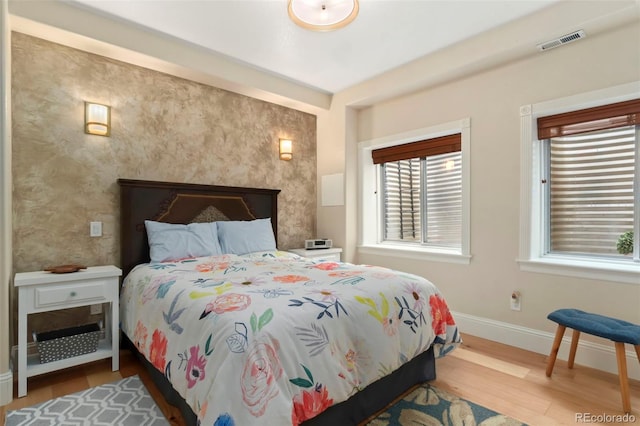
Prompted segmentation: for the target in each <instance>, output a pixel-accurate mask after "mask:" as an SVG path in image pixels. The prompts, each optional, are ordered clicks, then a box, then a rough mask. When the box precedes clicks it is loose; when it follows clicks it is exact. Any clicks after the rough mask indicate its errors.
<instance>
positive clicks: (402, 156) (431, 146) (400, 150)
mask: <svg viewBox="0 0 640 426" xmlns="http://www.w3.org/2000/svg"><path fill="white" fill-rule="evenodd" d="M461 149H462V136H461V134H460V133H456V134H454V135H448V136H442V137H439V138H433V139H426V140H422V141H417V142H410V143H405V144H402V145H395V146H390V147H387V148H379V149H374V150H373V151H372V152H371V157H372V158H373V164H382V163H388V162H391V161H400V160H408V159H410V158H422V157H429V156H432V155H439V154H447V153H449V152H457V151H460V150H461Z"/></svg>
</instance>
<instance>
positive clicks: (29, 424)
mask: <svg viewBox="0 0 640 426" xmlns="http://www.w3.org/2000/svg"><path fill="white" fill-rule="evenodd" d="M5 424H6V426H54V425H55V426H71V425H73V426H76V425H77V426H80V425H87V426H94V425H95V426H103V425H104V426H107V425H108V426H114V425H118V426H168V425H169V422H168V421H167V420H166V419H165V418H164V416H163V415H162V412H161V411H160V409H159V408H158V406H157V405H156V403H155V401H154V400H153V398H152V397H151V395H149V392H147V388H145V387H144V384H143V383H142V381H141V380H140V378H139V377H138V376H131V377H127V378H126V379H122V380H120V381H117V382H114V383H109V384H106V385H101V386H97V387H95V388H91V389H87V390H85V391H82V392H78V393H74V394H72V395H67V396H62V397H60V398H56V399H52V400H50V401H46V402H43V403H42V404H38V405H34V406H32V407H27V408H22V409H20V410H14V411H9V412H7V416H6V421H5Z"/></svg>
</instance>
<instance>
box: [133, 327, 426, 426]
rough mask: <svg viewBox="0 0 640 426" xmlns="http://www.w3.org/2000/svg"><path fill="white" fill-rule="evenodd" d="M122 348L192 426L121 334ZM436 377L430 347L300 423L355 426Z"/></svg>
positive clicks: (192, 421)
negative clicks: (417, 385)
mask: <svg viewBox="0 0 640 426" xmlns="http://www.w3.org/2000/svg"><path fill="white" fill-rule="evenodd" d="M122 344H123V347H128V348H129V349H130V350H132V351H133V352H134V353H135V354H136V356H137V358H138V359H139V360H140V361H141V362H142V364H143V365H144V366H145V368H146V370H147V371H148V372H149V374H150V376H151V379H152V380H153V382H154V384H155V385H156V387H157V388H158V390H159V391H160V392H161V393H162V395H163V396H164V398H165V400H166V401H167V402H168V403H169V404H171V405H173V406H174V407H177V408H178V409H179V410H180V413H181V414H182V417H183V418H184V421H185V423H186V425H188V426H196V425H197V424H198V421H197V418H196V415H195V413H194V412H193V410H192V409H191V407H189V405H188V404H187V403H186V401H185V400H184V399H183V398H182V397H181V396H180V394H178V392H176V390H175V389H173V387H172V386H171V383H169V381H168V380H167V378H166V377H165V376H164V374H163V373H161V372H160V371H158V370H157V369H156V368H155V367H154V366H153V365H152V364H151V363H150V362H149V361H147V359H146V358H145V357H144V356H143V355H142V354H141V353H139V352H138V351H137V350H136V348H135V346H134V345H133V344H132V343H131V341H130V340H129V339H128V338H127V336H126V335H125V334H124V333H123V334H122ZM435 378H436V365H435V357H434V353H433V347H430V348H429V350H427V351H426V352H423V353H422V354H420V355H418V356H417V357H415V358H414V359H412V360H411V361H409V362H408V363H406V364H404V365H403V366H401V367H400V368H399V369H398V370H396V371H394V372H393V373H392V374H390V375H388V376H385V377H383V378H381V379H379V380H377V381H376V382H374V383H372V384H370V385H369V386H367V387H366V388H364V389H363V390H362V391H360V392H358V393H357V394H355V395H353V396H352V397H351V398H349V399H348V400H346V401H343V402H341V403H339V404H336V405H334V406H332V407H329V408H328V409H327V410H326V411H324V412H323V413H321V414H319V415H318V416H316V417H314V418H312V419H310V420H307V421H305V422H304V423H302V425H303V426H328V425H345V426H346V425H354V426H355V425H357V424H359V423H361V422H363V421H365V420H367V419H368V418H369V417H371V416H372V415H373V414H375V413H377V412H378V411H380V410H382V409H384V408H385V407H386V406H387V405H389V404H390V403H391V402H392V401H393V400H394V399H396V398H397V397H399V396H400V395H402V394H403V393H404V392H406V391H407V390H409V389H410V388H411V387H412V386H414V385H416V384H418V383H423V382H426V381H429V380H434V379H435Z"/></svg>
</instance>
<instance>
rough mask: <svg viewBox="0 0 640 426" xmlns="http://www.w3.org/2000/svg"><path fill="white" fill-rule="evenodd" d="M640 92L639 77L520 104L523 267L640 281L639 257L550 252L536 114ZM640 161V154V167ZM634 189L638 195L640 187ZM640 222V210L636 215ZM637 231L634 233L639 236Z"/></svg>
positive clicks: (520, 260) (633, 96)
mask: <svg viewBox="0 0 640 426" xmlns="http://www.w3.org/2000/svg"><path fill="white" fill-rule="evenodd" d="M638 97H640V81H638V82H633V83H629V84H623V85H620V86H615V87H611V88H607V89H602V90H596V91H593V92H588V93H583V94H580V95H575V96H569V97H566V98H561V99H555V100H551V101H547V102H541V103H537V104H532V105H524V106H522V107H520V148H521V152H520V173H521V175H520V248H519V257H518V259H517V262H518V263H519V265H520V270H522V271H528V272H540V273H546V274H554V275H562V276H570V277H579V278H588V279H595V280H603V281H614V282H620V283H627V284H636V285H640V263H639V262H630V261H628V260H616V259H608V258H600V259H599V258H597V257H589V258H587V259H585V257H583V256H570V255H566V254H552V253H551V254H550V253H545V251H546V250H545V241H546V236H545V232H546V231H545V220H546V212H545V211H544V209H545V201H544V191H542V190H541V188H540V185H539V182H540V181H541V179H542V177H543V176H542V173H543V170H544V164H543V161H544V155H543V150H544V148H543V144H544V141H540V140H538V139H537V133H538V131H537V119H538V117H544V116H547V115H553V114H561V113H564V112H569V111H575V110H579V109H584V108H592V107H596V106H601V105H607V104H611V103H615V102H623V101H628V100H631V99H637V98H638ZM638 167H640V162H639V161H638V158H637V156H636V173H638ZM638 186H640V185H637V186H636V188H635V189H634V190H635V191H636V196H637V193H638V191H640V188H638ZM634 220H635V227H636V229H637V228H638V223H639V222H638V221H640V214H636V215H635V216H634ZM638 237H639V236H636V237H635V238H638Z"/></svg>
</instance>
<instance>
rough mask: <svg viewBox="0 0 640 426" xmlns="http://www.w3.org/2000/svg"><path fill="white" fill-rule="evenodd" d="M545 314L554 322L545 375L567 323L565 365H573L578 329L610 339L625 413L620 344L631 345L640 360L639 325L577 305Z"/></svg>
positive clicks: (626, 389) (626, 392)
mask: <svg viewBox="0 0 640 426" xmlns="http://www.w3.org/2000/svg"><path fill="white" fill-rule="evenodd" d="M547 318H549V319H550V320H551V321H554V322H556V323H558V329H557V330H556V338H555V340H554V341H553V347H552V348H551V353H550V354H549V361H548V363H547V377H551V373H552V372H553V365H554V364H555V362H556V358H557V356H558V350H559V349H560V343H561V342H562V337H563V336H564V332H565V330H566V328H567V327H569V328H571V329H573V337H572V338H571V350H570V352H569V368H573V361H574V360H575V357H576V349H577V348H578V339H580V333H581V332H582V333H587V334H592V335H594V336H598V337H604V338H605V339H609V340H613V342H614V343H615V346H616V358H617V359H618V378H619V379H620V391H621V393H622V408H623V409H624V412H625V413H630V412H631V395H630V394H629V379H628V378H627V357H626V355H625V350H624V344H625V343H629V344H631V345H633V347H634V348H635V350H636V355H638V361H640V325H636V324H632V323H630V322H627V321H622V320H619V319H615V318H611V317H605V316H604V315H598V314H590V313H588V312H583V311H580V310H578V309H558V310H557V311H553V312H551V313H550V314H549V315H548V316H547Z"/></svg>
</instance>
